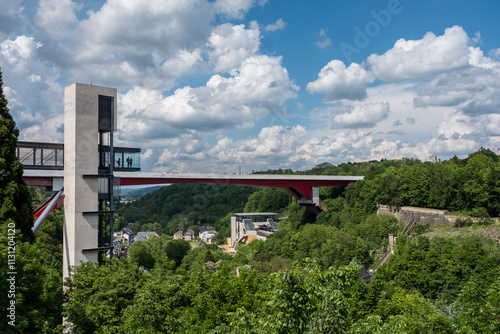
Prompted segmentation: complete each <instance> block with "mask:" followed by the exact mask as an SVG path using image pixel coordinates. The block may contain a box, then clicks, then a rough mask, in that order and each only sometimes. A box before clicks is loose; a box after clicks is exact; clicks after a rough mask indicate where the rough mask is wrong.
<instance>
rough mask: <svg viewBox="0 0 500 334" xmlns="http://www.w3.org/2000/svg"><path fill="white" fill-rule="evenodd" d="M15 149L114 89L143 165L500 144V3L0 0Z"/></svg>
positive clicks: (379, 155)
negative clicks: (86, 88)
mask: <svg viewBox="0 0 500 334" xmlns="http://www.w3.org/2000/svg"><path fill="white" fill-rule="evenodd" d="M0 6H1V8H3V10H2V12H1V13H0V67H1V68H2V72H3V79H4V93H5V95H6V97H7V99H8V101H9V108H10V110H11V113H12V114H13V115H14V117H15V120H16V122H17V126H18V127H19V129H20V130H21V140H36V141H54V142H62V141H63V128H64V127H63V122H64V117H63V92H64V87H65V86H67V85H70V84H72V83H73V82H80V83H88V84H90V83H92V84H95V85H102V86H109V87H116V88H117V89H118V92H119V101H118V106H119V110H118V112H119V116H118V117H119V120H118V127H119V131H118V132H117V133H116V138H117V142H118V145H120V146H131V147H141V148H142V153H143V154H142V158H141V162H142V167H143V170H144V171H151V170H154V171H160V172H227V173H233V172H238V169H239V167H240V166H241V167H242V170H243V172H251V171H252V170H267V169H268V168H271V169H274V168H292V169H294V170H304V169H309V168H312V167H313V166H315V165H316V164H318V163H322V162H330V163H332V164H338V163H342V162H349V161H352V162H354V161H366V160H374V159H376V160H380V159H393V158H401V157H410V158H418V159H421V160H428V159H429V157H430V156H436V157H437V158H440V159H448V158H450V157H452V156H453V155H457V156H460V157H464V156H466V155H467V154H468V153H471V152H474V151H476V150H477V149H479V148H480V147H481V146H482V147H487V148H490V149H492V150H494V151H496V150H497V148H499V147H500V115H499V110H500V109H499V107H500V94H499V93H500V35H499V34H498V31H499V28H500V22H499V21H498V13H500V2H498V1H481V2H472V1H457V0H454V1H451V0H450V1H448V0H438V1H436V0H434V1H416V0H413V1H411V0H399V1H397V0H389V1H375V0H371V1H364V0H356V1H326V0H321V1H319V0H316V1H314V0H313V1H303V0H302V1H277V0H267V1H266V0H212V1H207V0H169V1H162V0H149V1H142V0H108V1H80V2H78V1H71V0H39V1H36V0H30V1H23V0H0Z"/></svg>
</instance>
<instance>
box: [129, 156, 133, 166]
mask: <svg viewBox="0 0 500 334" xmlns="http://www.w3.org/2000/svg"><path fill="white" fill-rule="evenodd" d="M129 159H130V162H129V164H130V166H129V167H130V168H132V157H130V158H129Z"/></svg>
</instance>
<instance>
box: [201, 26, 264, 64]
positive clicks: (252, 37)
mask: <svg viewBox="0 0 500 334" xmlns="http://www.w3.org/2000/svg"><path fill="white" fill-rule="evenodd" d="M259 46H260V31H259V26H258V24H257V23H256V22H252V23H251V24H250V29H245V26H244V25H243V24H240V25H232V24H230V23H226V24H223V25H220V26H218V27H216V28H215V29H214V30H213V31H212V35H211V36H210V39H209V49H210V51H209V52H208V55H209V57H210V60H211V62H212V63H213V64H214V71H215V72H230V71H231V70H234V69H235V68H237V67H239V65H240V64H241V62H242V61H244V60H245V59H247V58H248V57H250V56H253V55H254V54H256V53H257V51H258V50H259Z"/></svg>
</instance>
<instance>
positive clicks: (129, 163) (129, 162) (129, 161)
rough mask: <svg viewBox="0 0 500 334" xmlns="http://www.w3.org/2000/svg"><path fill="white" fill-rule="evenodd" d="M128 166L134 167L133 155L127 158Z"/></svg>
mask: <svg viewBox="0 0 500 334" xmlns="http://www.w3.org/2000/svg"><path fill="white" fill-rule="evenodd" d="M127 167H128V168H131V167H132V158H131V157H128V158H127Z"/></svg>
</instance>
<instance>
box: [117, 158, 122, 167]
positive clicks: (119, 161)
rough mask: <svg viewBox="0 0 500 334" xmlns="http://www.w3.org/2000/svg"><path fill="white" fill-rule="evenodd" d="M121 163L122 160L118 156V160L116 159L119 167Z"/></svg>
mask: <svg viewBox="0 0 500 334" xmlns="http://www.w3.org/2000/svg"><path fill="white" fill-rule="evenodd" d="M120 163H121V160H120V158H118V160H116V165H117V166H118V167H120Z"/></svg>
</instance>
